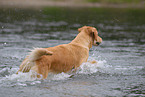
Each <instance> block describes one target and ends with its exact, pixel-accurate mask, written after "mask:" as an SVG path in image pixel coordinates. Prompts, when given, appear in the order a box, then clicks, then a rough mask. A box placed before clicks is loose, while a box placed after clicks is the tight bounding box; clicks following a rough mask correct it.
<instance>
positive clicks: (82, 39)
mask: <svg viewBox="0 0 145 97" xmlns="http://www.w3.org/2000/svg"><path fill="white" fill-rule="evenodd" d="M70 44H74V45H78V46H82V47H84V48H87V49H88V50H89V49H90V48H91V47H92V39H91V37H90V36H89V35H88V34H87V33H85V32H84V31H82V32H80V33H79V34H78V35H77V36H76V38H75V39H74V40H73V41H72V42H71V43H70Z"/></svg>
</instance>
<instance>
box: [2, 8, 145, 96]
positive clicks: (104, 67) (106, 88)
mask: <svg viewBox="0 0 145 97" xmlns="http://www.w3.org/2000/svg"><path fill="white" fill-rule="evenodd" d="M144 12H145V10H144V9H107V8H81V9H77V8H43V9H18V8H13V9H8V8H6V9H2V8H1V9H0V97H40V96H42V97H109V96H110V97H112V96H114V97H122V96H124V97H133V96H135V97H144V96H145V13H144ZM84 25H89V26H94V27H96V28H97V29H98V32H99V35H100V36H101V37H102V38H103V42H102V44H101V45H100V46H98V47H95V46H93V47H92V48H91V49H90V56H89V59H88V60H96V61H97V62H98V63H97V64H90V63H83V64H82V65H81V67H80V68H79V69H78V70H77V72H76V73H73V74H66V73H61V74H55V75H54V74H49V75H48V78H47V79H46V80H40V79H37V78H33V79H32V78H31V77H30V75H31V72H30V73H19V74H18V75H16V74H15V73H16V72H17V70H18V69H19V65H20V64H21V62H22V61H23V59H24V58H25V57H26V55H27V54H28V52H29V51H30V49H33V47H44V48H45V47H52V46H56V45H59V44H66V43H69V42H70V41H71V40H72V39H74V38H75V36H76V35H77V34H78V32H77V29H78V28H79V27H82V26H84Z"/></svg>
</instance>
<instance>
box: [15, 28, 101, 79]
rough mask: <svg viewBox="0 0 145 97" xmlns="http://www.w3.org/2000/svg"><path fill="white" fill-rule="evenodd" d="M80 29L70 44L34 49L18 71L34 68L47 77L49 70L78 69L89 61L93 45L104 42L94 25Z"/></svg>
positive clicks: (59, 71)
mask: <svg viewBox="0 0 145 97" xmlns="http://www.w3.org/2000/svg"><path fill="white" fill-rule="evenodd" d="M78 31H79V34H78V35H77V36H76V38H75V39H74V40H72V42H70V43H69V44H62V45H58V46H55V47H49V48H36V49H34V50H32V52H31V53H30V54H29V55H28V56H27V57H26V59H25V60H24V61H23V62H22V64H21V65H20V69H19V70H18V72H29V71H30V70H33V71H36V72H37V73H38V74H41V75H42V76H43V79H46V78H47V76H48V73H49V72H53V73H61V72H70V71H71V70H72V69H77V68H78V67H79V66H80V65H81V64H82V63H83V62H87V59H88V57H89V49H90V48H91V47H92V45H96V46H97V44H96V42H98V43H101V42H102V38H100V37H99V36H98V32H97V30H96V28H94V27H90V26H84V27H82V28H79V29H78ZM18 72H17V73H18ZM37 77H39V76H37Z"/></svg>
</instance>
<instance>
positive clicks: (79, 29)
mask: <svg viewBox="0 0 145 97" xmlns="http://www.w3.org/2000/svg"><path fill="white" fill-rule="evenodd" d="M85 28H87V26H83V27H81V28H78V31H79V33H80V32H81V31H82V30H83V29H85Z"/></svg>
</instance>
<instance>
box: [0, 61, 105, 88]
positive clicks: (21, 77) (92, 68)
mask: <svg viewBox="0 0 145 97" xmlns="http://www.w3.org/2000/svg"><path fill="white" fill-rule="evenodd" d="M106 67H107V64H106V61H97V63H90V62H86V63H83V64H82V65H81V66H80V67H79V68H78V70H77V71H76V72H75V73H69V74H68V73H64V72H62V73H59V74H52V73H49V74H48V77H47V79H46V80H49V81H54V80H55V81H57V80H67V79H69V78H70V77H71V76H73V75H75V74H92V73H96V72H98V71H100V70H103V69H104V68H106ZM18 69H19V68H18V67H13V68H8V67H6V68H3V69H1V70H0V78H1V79H0V84H4V83H5V84H11V83H15V84H13V85H21V86H27V84H28V82H29V84H30V85H34V84H38V83H41V78H37V77H36V76H34V75H36V73H35V72H33V71H30V72H28V73H22V72H19V73H18V74H16V72H17V70H18ZM32 75H33V77H32Z"/></svg>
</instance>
